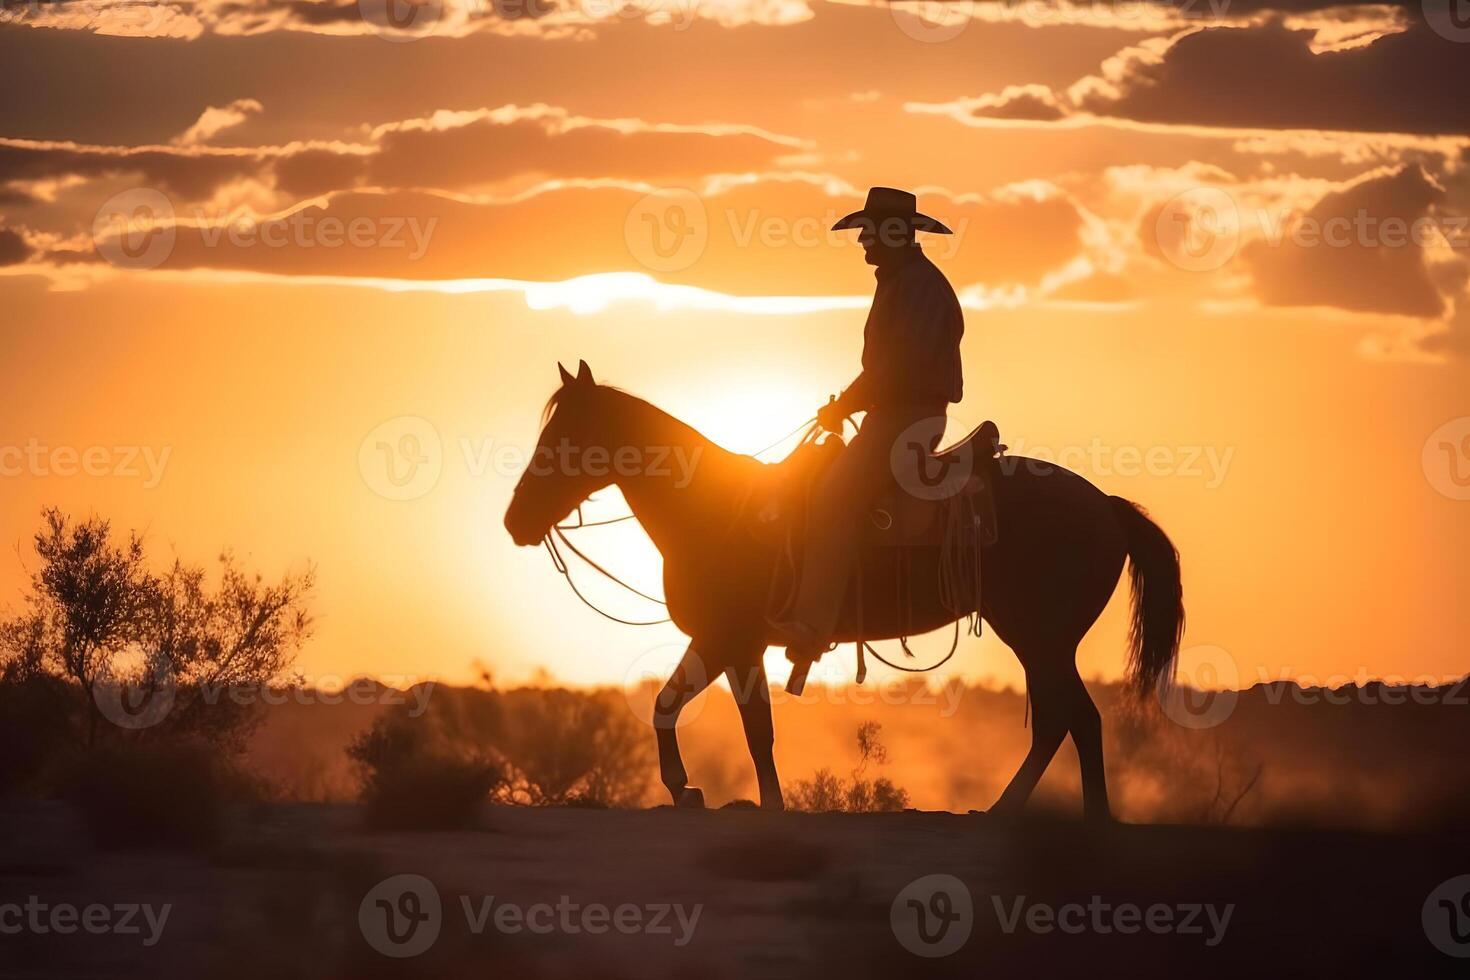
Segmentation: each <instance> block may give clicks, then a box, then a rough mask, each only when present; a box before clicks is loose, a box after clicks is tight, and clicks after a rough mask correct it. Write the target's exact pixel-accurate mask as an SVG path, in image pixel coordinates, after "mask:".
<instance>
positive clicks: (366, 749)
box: [347, 715, 505, 830]
mask: <svg viewBox="0 0 1470 980" xmlns="http://www.w3.org/2000/svg"><path fill="white" fill-rule="evenodd" d="M347 755H348V756H349V757H350V758H351V759H352V760H353V761H354V762H356V763H357V765H358V766H359V767H360V769H361V770H362V801H363V803H364V804H366V807H367V822H368V824H369V826H372V827H377V828H381V829H385V830H449V829H457V828H465V827H473V826H474V825H475V823H476V821H477V820H478V817H479V812H480V806H481V804H483V803H484V802H485V800H486V799H487V798H488V797H489V795H490V793H491V791H492V790H494V789H496V788H497V787H499V786H501V785H503V784H504V782H505V773H504V770H503V768H502V767H501V766H500V765H499V764H498V763H497V762H494V761H492V760H490V759H487V758H485V757H483V756H475V755H464V754H461V753H458V752H456V751H453V750H451V749H450V748H449V747H447V746H445V745H444V744H443V743H442V741H441V740H435V739H433V738H432V737H431V732H430V731H429V729H428V726H427V725H426V724H424V723H422V722H420V721H416V720H414V719H411V718H408V717H407V716H402V715H390V716H386V717H383V718H379V719H378V721H377V722H376V723H375V724H374V725H373V727H372V728H370V729H368V730H367V731H366V732H364V733H363V734H361V735H359V736H358V737H357V738H356V739H354V740H353V742H352V744H351V745H350V746H348V748H347Z"/></svg>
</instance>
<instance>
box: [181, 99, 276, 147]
mask: <svg viewBox="0 0 1470 980" xmlns="http://www.w3.org/2000/svg"><path fill="white" fill-rule="evenodd" d="M263 109H264V106H262V105H261V104H260V103H259V102H257V101H256V100H255V99H236V100H235V101H233V102H231V103H230V104H229V105H224V106H210V107H209V108H207V109H205V110H204V112H202V113H201V114H200V116H199V119H198V120H197V121H196V122H195V123H194V125H192V126H190V127H189V128H188V129H186V130H184V131H183V132H182V133H180V134H179V135H178V136H175V137H174V139H173V142H174V143H175V144H177V145H179V146H196V145H198V144H200V143H208V142H209V141H210V140H212V139H214V137H216V136H218V135H219V134H220V133H222V132H224V131H225V130H227V129H233V128H234V127H236V126H238V125H240V124H241V123H243V122H244V121H245V120H246V119H248V118H249V117H250V116H252V115H255V114H256V113H259V112H261V111H262V110H263Z"/></svg>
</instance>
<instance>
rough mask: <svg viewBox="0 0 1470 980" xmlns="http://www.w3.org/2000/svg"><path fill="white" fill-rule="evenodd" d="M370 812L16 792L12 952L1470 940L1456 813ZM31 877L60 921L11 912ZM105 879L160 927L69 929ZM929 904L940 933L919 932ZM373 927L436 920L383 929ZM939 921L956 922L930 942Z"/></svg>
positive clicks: (1040, 950)
mask: <svg viewBox="0 0 1470 980" xmlns="http://www.w3.org/2000/svg"><path fill="white" fill-rule="evenodd" d="M360 821H361V814H360V812H359V811H358V809H357V808H356V807H353V806H341V805H305V804H293V805H270V806H262V807H256V808H252V809H249V810H242V811H239V812H236V813H232V814H231V818H230V829H229V831H228V833H227V835H226V838H225V840H224V841H223V842H222V843H219V844H217V845H212V846H210V847H208V848H205V849H204V850H202V851H195V852H179V851H142V852H140V851H122V852H117V851H110V852H103V851H97V850H95V849H93V848H92V847H91V846H90V845H89V844H87V843H86V835H85V834H84V833H83V832H82V830H81V828H80V824H79V822H78V821H77V818H76V817H75V815H74V814H73V813H72V812H71V811H69V810H68V809H67V808H66V807H65V806H63V805H60V804H34V803H25V804H6V805H5V806H4V808H3V811H0V929H4V930H5V931H4V932H3V934H0V951H3V954H4V955H3V957H0V975H3V976H7V977H8V976H43V975H44V976H78V977H81V976H88V977H91V976H115V977H135V976H136V977H150V978H159V977H174V976H178V977H191V978H193V977H236V976H239V977H246V976H248V977H252V978H258V977H264V976H267V975H274V976H285V977H342V978H353V980H357V978H364V977H377V976H384V977H389V976H432V977H436V978H449V977H476V978H486V980H488V978H495V977H500V976H505V975H507V974H509V975H514V976H518V977H589V976H595V977H629V978H640V980H642V978H659V977H673V976H696V977H701V978H723V977H747V976H751V977H754V976H759V977H810V976H818V977H824V978H830V977H833V976H838V975H841V976H870V975H871V976H886V977H902V976H907V975H910V974H913V973H921V974H925V975H941V976H955V977H961V976H963V977H967V978H968V977H1012V976H1014V977H1027V978H1032V977H1037V978H1052V977H1065V976H1074V975H1090V976H1121V975H1128V976H1131V977H1147V976H1160V977H1162V976H1170V977H1189V978H1197V977H1215V976H1331V977H1346V976H1372V975H1378V974H1380V973H1387V972H1389V971H1390V970H1391V971H1392V975H1393V976H1406V977H1424V976H1433V975H1452V974H1456V973H1458V974H1459V975H1464V969H1465V967H1466V965H1467V961H1466V960H1463V959H1455V958H1451V957H1450V956H1448V955H1446V954H1445V953H1443V952H1441V951H1440V950H1438V949H1436V947H1435V946H1434V945H1433V944H1432V942H1431V939H1430V937H1429V936H1428V935H1427V933H1426V928H1425V925H1424V924H1423V922H1422V920H1421V914H1422V910H1423V909H1424V907H1425V903H1426V899H1427V898H1428V897H1429V895H1430V893H1431V892H1432V891H1433V890H1434V889H1435V888H1436V887H1437V886H1438V885H1439V884H1440V883H1441V882H1443V881H1445V880H1446V879H1449V878H1452V877H1454V876H1456V875H1459V874H1464V873H1466V872H1470V862H1467V861H1466V860H1465V858H1464V854H1465V853H1466V852H1465V850H1464V848H1463V840H1458V841H1457V840H1454V839H1451V838H1449V837H1437V836H1388V835H1370V834H1361V833H1345V832H1326V831H1315V830H1308V829H1300V830H1281V829H1249V830H1245V829H1226V828H1205V827H1170V826H1127V825H1115V826H1112V827H1110V828H1106V829H1104V830H1095V829H1090V828H1088V827H1086V826H1084V825H1082V824H1078V823H1074V822H1070V821H1056V820H1052V819H1049V818H1044V817H1040V816H1037V817H1034V818H1033V819H1031V820H1028V821H1021V822H1013V823H1005V822H1001V821H999V820H997V819H995V818H990V817H986V816H983V815H970V816H964V815H955V814H948V813H918V812H906V813H894V814H863V815H845V814H821V815H813V814H799V813H785V814H770V813H763V812H759V811H754V810H748V809H724V810H712V811H704V812H689V811H678V810H673V809H670V808H659V809H653V810H641V811H613V810H594V809H529V808H490V809H487V810H486V811H485V813H484V815H483V821H482V824H483V826H482V827H481V828H479V829H475V830H470V831H460V832H436V833H427V832H415V833H376V832H367V831H365V830H363V829H361V826H360ZM398 875H416V876H422V878H424V879H427V881H428V882H429V883H431V886H430V890H431V891H432V892H433V894H435V895H437V896H438V901H439V906H440V908H439V914H438V916H437V917H435V918H434V919H433V923H434V924H436V925H438V927H439V929H438V933H437V936H435V935H432V932H433V929H432V927H430V926H428V924H427V923H428V922H429V920H428V919H425V920H424V921H423V922H421V923H419V927H422V928H427V929H428V932H426V933H420V932H419V931H418V927H415V928H410V926H411V925H412V923H411V921H410V920H409V919H408V918H406V917H407V916H409V915H417V916H420V917H422V916H429V915H431V914H432V908H431V907H430V906H431V903H432V901H433V899H432V897H431V896H429V895H427V894H425V893H423V892H422V891H419V892H416V894H417V896H418V898H417V901H418V904H414V901H415V900H413V899H405V898H404V897H403V894H404V893H403V888H404V887H405V882H407V883H408V885H409V886H412V887H413V888H417V889H422V888H423V887H424V885H423V883H421V882H419V881H418V879H398V878H396V876H398ZM930 875H949V876H953V877H954V878H956V879H958V881H959V883H961V884H962V886H963V887H962V888H961V887H959V886H957V885H956V884H955V883H953V882H949V881H948V880H947V879H940V880H938V883H937V887H939V888H941V889H942V890H943V891H945V893H946V895H945V896H937V895H936V892H935V887H936V880H935V879H927V878H926V876H930ZM390 879H391V880H390ZM920 879H926V880H920ZM384 882H386V884H384ZM916 882H917V883H916ZM965 891H967V892H968V904H969V905H970V907H971V909H972V916H971V921H970V923H969V924H970V932H969V934H968V937H965V936H964V935H962V933H963V932H964V928H965V924H964V922H963V919H964V916H963V911H962V909H961V905H962V904H964V903H965V902H966V900H965V899H964V898H963V896H962V894H961V893H962V892H965ZM370 892H371V893H372V894H369V893H370ZM901 892H902V893H903V897H902V899H900V893H901ZM32 896H34V898H32ZM492 896H493V900H492V899H491V897H492ZM946 896H947V897H946ZM910 899H912V900H913V901H914V902H915V903H917V904H913V905H911V904H909V900H910ZM380 900H381V901H382V902H383V904H379V901H380ZM896 900H897V901H896ZM487 901H490V906H489V907H490V909H491V911H490V915H489V918H488V919H482V918H481V915H482V913H483V912H484V911H485V908H486V905H485V903H486V902H487ZM7 903H17V904H18V905H20V906H22V909H21V912H19V913H10V912H7V911H5V909H4V908H3V907H4V906H5V905H6V904H7ZM28 903H29V904H30V905H33V906H37V907H39V908H42V909H43V911H42V912H40V913H38V914H39V915H40V917H41V918H40V922H41V928H45V929H46V931H44V932H43V931H41V928H38V927H37V926H36V925H35V922H34V921H32V920H27V921H24V922H22V927H21V929H20V930H19V931H18V932H16V931H13V929H12V926H13V925H14V924H15V923H16V922H17V921H20V917H21V916H23V915H29V914H30V913H28V912H27V911H26V909H25V908H24V907H25V906H26V905H27V904H28ZM96 904H101V905H104V906H106V907H108V908H109V909H117V908H119V907H122V906H127V905H147V906H149V907H150V908H151V909H152V911H153V913H154V916H155V919H156V918H157V916H158V912H159V910H160V909H161V908H162V906H163V905H164V904H168V905H169V906H170V911H169V915H168V918H167V920H166V921H165V922H164V924H163V927H162V929H161V930H159V931H157V937H158V938H157V941H156V942H155V943H153V944H152V945H145V942H146V941H147V939H148V938H149V933H150V928H149V926H148V924H147V923H148V920H147V918H146V915H144V914H141V913H140V914H137V915H136V916H135V917H134V922H135V924H136V925H138V926H140V927H141V928H140V930H139V932H138V933H127V934H118V933H116V932H114V933H108V934H95V935H94V934H89V933H88V932H87V931H86V930H83V929H76V931H74V932H72V933H70V934H64V935H63V934H58V932H56V931H54V930H52V929H51V927H50V926H51V925H52V924H57V923H58V922H59V924H61V925H63V926H64V925H65V924H66V922H65V920H55V919H48V918H46V917H47V916H49V915H51V914H52V913H53V912H54V910H56V909H57V908H62V907H65V906H69V905H70V906H75V907H77V908H78V909H79V910H81V911H80V912H79V913H78V916H79V917H82V916H85V915H86V914H88V913H87V912H86V907H87V906H89V905H96ZM542 904H544V906H545V908H544V909H541V910H539V911H537V910H536V907H537V906H538V905H542ZM895 905H897V912H895ZM507 906H510V907H511V908H509V910H508V911H507V909H506V907H507ZM619 906H632V908H625V909H623V910H621V911H619ZM1155 906H1157V907H1158V908H1153V909H1152V911H1150V909H1151V907H1155ZM602 907H605V909H606V911H599V910H600V909H602ZM1135 907H1136V910H1134V911H1130V910H1131V909H1135ZM466 908H468V910H469V914H468V915H467V913H466ZM661 908H663V909H665V911H664V912H662V913H661V912H660V911H659V910H660V909H661ZM696 908H697V909H698V911H697V915H698V917H697V918H694V915H695V910H696ZM920 908H922V909H923V910H924V913H925V915H926V916H927V917H928V918H926V921H925V923H923V927H924V928H925V930H926V932H927V933H928V935H929V937H930V938H931V939H936V937H938V938H937V939H936V941H935V942H934V943H933V944H925V943H924V942H923V940H922V939H918V938H916V936H917V929H918V928H919V925H920V924H919V923H918V922H917V920H916V916H917V915H918V913H917V911H915V910H916V909H920ZM390 910H391V914H393V915H394V916H399V915H402V916H404V917H405V918H402V919H397V918H395V923H396V927H395V933H396V937H397V938H398V939H401V940H402V941H403V944H402V945H395V943H394V941H393V940H394V937H393V936H389V935H388V933H387V932H386V931H385V930H386V929H388V928H389V925H390V924H389V923H388V922H387V916H388V915H389V914H390ZM1191 910H1193V911H1191ZM681 912H682V915H683V917H682V918H681V917H680V913H681ZM94 914H96V915H97V916H99V917H100V916H101V915H102V913H100V912H98V913H94ZM1017 914H1019V915H1020V918H1019V919H1016V918H1015V917H1016V915H1017ZM120 915H121V913H120V912H117V911H110V912H109V913H108V916H109V919H110V920H111V921H113V922H119V921H120ZM956 915H958V916H960V917H961V918H960V920H957V921H955V922H951V923H950V925H949V929H948V930H947V931H946V930H945V929H942V928H940V920H939V918H938V917H939V916H949V917H954V916H956ZM1225 915H1228V919H1224V918H1223V917H1224V916H1225ZM1150 917H1151V918H1152V921H1153V923H1154V925H1153V927H1152V928H1149V927H1148V926H1147V925H1146V922H1147V921H1149V919H1150ZM497 918H498V919H500V921H501V923H502V925H503V926H504V928H498V927H497V924H496V921H497ZM98 921H100V918H99V920H98ZM477 922H482V923H483V928H481V929H480V931H478V932H476V931H475V929H474V928H473V927H474V925H475V923H477ZM1057 922H1061V923H1063V924H1064V925H1065V928H1061V927H1059V926H1058V925H1057V924H1056V923H1057ZM619 923H621V925H622V927H623V930H624V931H620V930H619V928H618V927H617V926H618V924H619ZM635 923H636V924H637V925H636V927H639V928H642V929H643V931H639V932H632V930H633V929H634V928H635ZM528 924H534V925H536V926H537V927H538V928H541V929H546V928H548V927H549V928H550V930H551V931H550V932H549V933H546V934H537V933H533V932H532V931H530V929H529V928H528ZM599 927H601V931H598V932H593V931H590V930H595V929H598V928H599ZM1129 927H1132V928H1133V929H1134V930H1136V931H1126V932H1125V931H1123V930H1125V929H1128V928H1129ZM405 937H406V938H405ZM426 940H432V941H431V942H426ZM958 940H963V942H962V943H959V942H958ZM374 942H376V943H377V944H378V945H379V946H382V947H384V948H387V949H388V950H389V951H390V952H405V951H410V952H411V951H413V950H412V949H410V946H411V945H412V944H413V943H415V942H418V943H421V944H424V945H426V948H425V949H424V950H423V951H422V952H421V953H418V954H417V955H412V956H389V955H384V954H383V953H380V952H378V951H377V950H375V949H374V947H373V943H374ZM905 944H907V945H905ZM945 944H950V945H957V946H958V948H957V949H955V951H954V952H952V953H951V954H950V955H948V956H943V957H937V958H936V957H921V956H919V955H916V953H915V952H911V951H910V947H913V948H916V949H918V950H919V951H920V952H927V953H933V952H936V951H943V949H942V948H943V947H944V946H945ZM1464 951H1465V952H1467V953H1470V948H1467V949H1465V950H1464Z"/></svg>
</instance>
